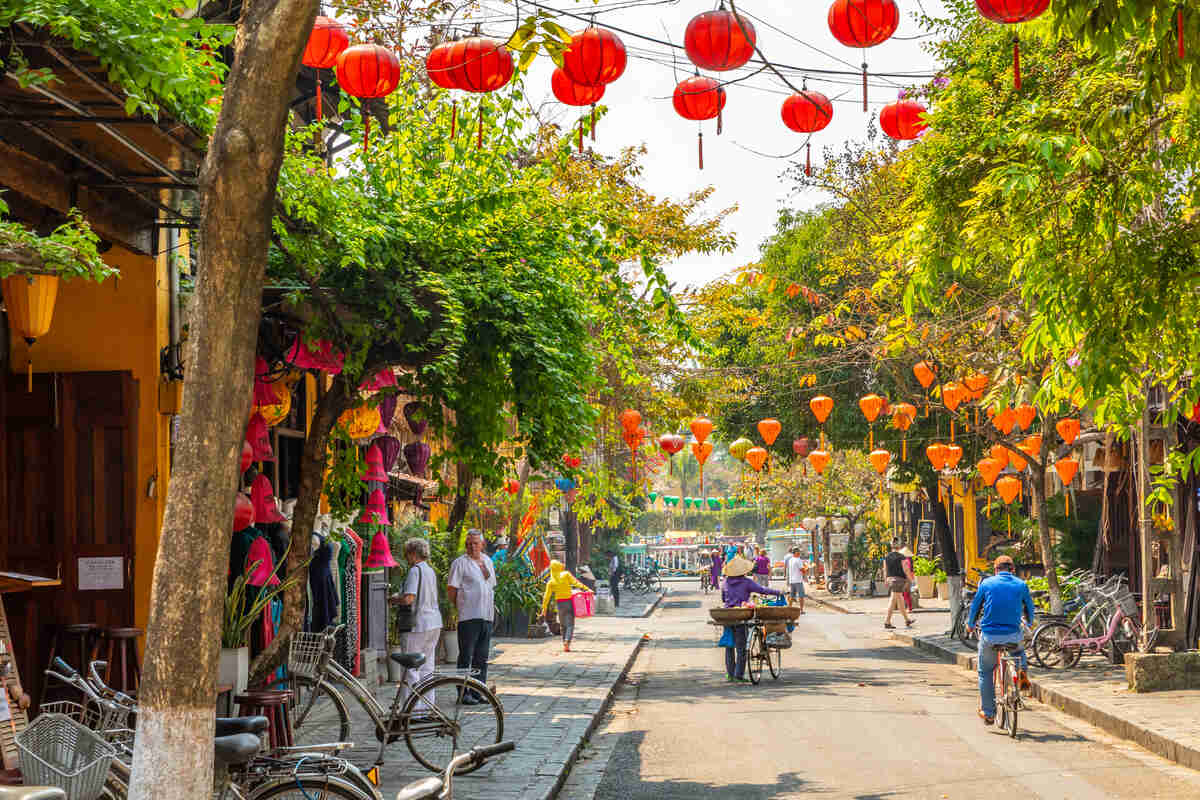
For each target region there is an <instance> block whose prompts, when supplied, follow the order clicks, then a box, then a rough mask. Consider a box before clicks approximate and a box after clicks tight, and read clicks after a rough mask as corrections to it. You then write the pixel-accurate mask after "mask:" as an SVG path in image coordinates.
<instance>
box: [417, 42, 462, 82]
mask: <svg viewBox="0 0 1200 800" xmlns="http://www.w3.org/2000/svg"><path fill="white" fill-rule="evenodd" d="M453 51H454V42H442V43H441V44H439V45H437V46H436V47H434V48H433V49H432V50H430V51H429V55H428V56H426V57H425V74H426V75H428V76H429V80H431V81H433V84H434V85H435V86H440V87H442V88H443V89H458V88H460V87H459V85H458V84H457V83H455V82H454V62H452V61H451V60H450V57H451V54H452V53H453Z"/></svg>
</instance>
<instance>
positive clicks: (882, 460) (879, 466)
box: [867, 450, 892, 475]
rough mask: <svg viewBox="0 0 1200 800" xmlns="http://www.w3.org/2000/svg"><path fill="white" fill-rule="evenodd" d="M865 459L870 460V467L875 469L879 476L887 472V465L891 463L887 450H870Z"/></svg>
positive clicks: (890, 456)
mask: <svg viewBox="0 0 1200 800" xmlns="http://www.w3.org/2000/svg"><path fill="white" fill-rule="evenodd" d="M867 457H868V458H869V459H871V466H873V467H875V471H876V472H878V473H879V474H880V475H883V473H885V472H887V468H888V464H890V463H891V462H892V454H891V453H889V452H888V451H887V450H872V451H871V454H870V455H869V456H867Z"/></svg>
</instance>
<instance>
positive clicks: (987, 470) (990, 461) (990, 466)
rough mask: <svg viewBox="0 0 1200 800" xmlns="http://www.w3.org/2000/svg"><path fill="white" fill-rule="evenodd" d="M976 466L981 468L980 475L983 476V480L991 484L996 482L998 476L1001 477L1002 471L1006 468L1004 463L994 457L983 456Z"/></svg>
mask: <svg viewBox="0 0 1200 800" xmlns="http://www.w3.org/2000/svg"><path fill="white" fill-rule="evenodd" d="M975 468H976V469H978V470H979V475H980V477H982V478H983V482H984V483H985V484H987V485H988V486H991V485H992V484H994V483H995V482H996V478H999V477H1000V471H1001V470H1003V469H1004V464H1002V463H1000V462H999V461H997V460H996V459H994V458H983V459H980V460H979V463H977V464H976V465H975Z"/></svg>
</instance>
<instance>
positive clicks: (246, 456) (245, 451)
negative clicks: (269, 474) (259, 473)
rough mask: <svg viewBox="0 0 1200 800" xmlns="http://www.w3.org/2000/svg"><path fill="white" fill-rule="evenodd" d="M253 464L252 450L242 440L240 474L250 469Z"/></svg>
mask: <svg viewBox="0 0 1200 800" xmlns="http://www.w3.org/2000/svg"><path fill="white" fill-rule="evenodd" d="M253 463H254V448H253V447H251V446H250V443H249V442H247V441H246V440H245V439H243V440H242V472H245V471H246V470H248V469H250V465H251V464H253Z"/></svg>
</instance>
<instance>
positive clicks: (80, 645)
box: [38, 622, 100, 705]
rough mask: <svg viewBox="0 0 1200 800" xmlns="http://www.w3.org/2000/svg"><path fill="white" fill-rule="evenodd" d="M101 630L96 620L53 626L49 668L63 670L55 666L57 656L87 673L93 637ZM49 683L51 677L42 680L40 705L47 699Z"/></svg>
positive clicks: (83, 673)
mask: <svg viewBox="0 0 1200 800" xmlns="http://www.w3.org/2000/svg"><path fill="white" fill-rule="evenodd" d="M99 630H100V626H99V625H97V624H96V623H94V622H80V623H73V624H71V625H55V626H53V632H52V633H51V635H50V660H49V661H48V662H47V664H48V665H49V666H48V667H47V668H48V669H53V670H54V671H55V672H62V670H59V669H56V668H55V666H54V659H55V658H56V657H57V658H61V659H62V660H63V661H66V662H67V663H68V664H70V665H71V666H72V667H74V668H75V669H77V670H79V672H80V674H81V675H87V671H88V663H89V662H88V656H89V655H90V654H91V653H92V652H93V651H92V648H93V644H94V643H93V639H95V637H96V634H97V631H99ZM48 683H49V678H46V679H45V680H43V681H42V692H41V697H39V698H38V704H39V705H41V703H42V702H43V701H45V699H46V694H47V689H48V688H49V686H48V685H47V684H48Z"/></svg>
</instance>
